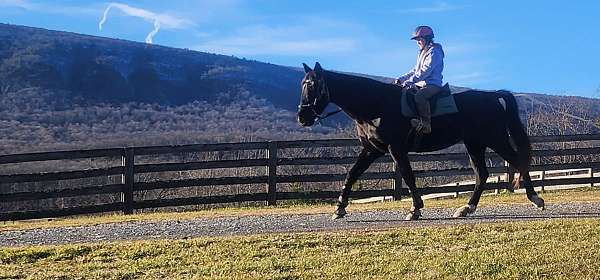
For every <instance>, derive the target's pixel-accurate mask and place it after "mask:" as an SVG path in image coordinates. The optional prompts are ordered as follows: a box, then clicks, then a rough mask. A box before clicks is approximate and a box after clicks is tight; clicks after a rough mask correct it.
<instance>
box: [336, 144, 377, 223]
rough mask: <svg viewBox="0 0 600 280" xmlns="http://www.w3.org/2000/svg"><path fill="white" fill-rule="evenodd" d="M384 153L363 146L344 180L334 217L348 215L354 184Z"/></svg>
mask: <svg viewBox="0 0 600 280" xmlns="http://www.w3.org/2000/svg"><path fill="white" fill-rule="evenodd" d="M383 154H384V153H382V152H379V151H375V150H370V149H367V148H363V149H362V151H361V152H360V154H359V155H358V159H357V160H356V162H355V163H354V166H352V168H351V169H350V171H349V172H348V175H346V180H345V181H344V187H343V188H342V193H341V194H340V197H339V198H338V201H337V209H336V210H335V212H334V214H333V217H332V218H333V219H334V220H335V219H339V218H343V217H344V216H345V215H346V213H347V212H346V206H348V197H349V196H350V192H351V191H352V185H354V183H355V182H356V181H357V180H358V177H360V175H361V174H363V173H364V172H365V171H366V170H367V169H368V168H369V166H371V164H372V163H373V162H374V161H375V160H376V159H377V158H379V157H381V156H382V155H383Z"/></svg>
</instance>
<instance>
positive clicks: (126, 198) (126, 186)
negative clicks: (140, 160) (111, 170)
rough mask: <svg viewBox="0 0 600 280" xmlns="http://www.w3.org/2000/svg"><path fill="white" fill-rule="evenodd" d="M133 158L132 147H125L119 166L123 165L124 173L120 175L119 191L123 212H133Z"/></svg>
mask: <svg viewBox="0 0 600 280" xmlns="http://www.w3.org/2000/svg"><path fill="white" fill-rule="evenodd" d="M134 158H135V154H134V151H133V148H125V149H124V150H123V155H122V156H121V163H122V164H121V166H123V167H125V173H123V175H121V183H122V184H123V192H121V202H123V214H126V215H128V214H133V182H134V165H135V162H134Z"/></svg>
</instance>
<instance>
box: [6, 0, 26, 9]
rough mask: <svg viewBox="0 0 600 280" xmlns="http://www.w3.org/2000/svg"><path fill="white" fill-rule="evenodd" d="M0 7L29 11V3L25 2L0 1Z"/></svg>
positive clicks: (18, 0)
mask: <svg viewBox="0 0 600 280" xmlns="http://www.w3.org/2000/svg"><path fill="white" fill-rule="evenodd" d="M0 7H17V8H23V9H29V8H30V7H31V3H29V1H26V0H0Z"/></svg>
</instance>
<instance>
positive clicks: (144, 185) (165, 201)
mask: <svg viewBox="0 0 600 280" xmlns="http://www.w3.org/2000/svg"><path fill="white" fill-rule="evenodd" d="M531 139H532V142H533V143H536V144H544V143H555V144H556V145H555V146H559V147H558V148H552V149H548V148H544V149H534V152H533V156H534V158H535V157H538V158H544V157H546V158H552V157H582V158H583V159H582V160H579V161H575V162H551V163H544V164H540V165H534V166H532V171H546V170H563V169H574V168H577V169H581V168H588V169H589V171H590V173H589V174H590V176H587V177H585V178H562V179H551V178H548V177H545V178H544V176H543V175H542V176H541V177H542V180H537V181H534V185H535V186H536V187H539V186H553V185H572V184H589V185H592V186H593V184H594V183H596V186H597V183H600V178H599V177H594V171H597V170H600V169H599V167H600V160H597V158H598V157H596V156H598V155H600V147H599V145H598V143H600V142H598V141H600V135H567V136H541V137H531ZM573 143H587V144H586V145H579V146H577V147H574V148H568V147H566V146H567V144H568V145H569V146H570V145H572V144H573ZM357 145H358V141H357V140H355V139H334V140H306V141H272V142H248V143H224V144H197V145H179V146H153V147H129V148H117V149H95V150H80V151H60V152H47V153H29V154H14V155H2V156H0V171H2V169H5V170H8V169H7V167H8V166H11V165H15V166H17V168H18V165H19V164H24V163H26V164H29V166H31V165H32V164H33V165H35V164H38V163H40V164H41V163H42V162H46V163H48V162H50V163H51V164H50V165H55V166H59V165H60V163H61V161H64V160H81V159H92V158H116V159H120V162H119V164H117V165H116V166H109V167H104V168H86V169H78V170H68V171H50V172H48V171H44V172H29V173H22V172H16V173H15V172H8V174H7V172H0V174H4V175H0V205H1V204H2V203H12V204H17V205H18V204H19V203H26V202H28V201H36V200H49V199H60V198H74V197H82V199H83V200H85V197H86V196H94V195H96V196H98V195H108V194H111V195H113V196H115V195H118V196H119V198H118V199H117V200H116V201H112V202H109V203H99V204H93V205H85V206H76V207H54V208H52V209H29V210H25V211H0V212H1V213H0V220H3V221H6V220H21V219H33V218H48V217H60V216H68V215H78V214H91V213H102V212H115V211H122V212H123V213H124V214H131V213H133V212H134V211H135V210H138V209H146V208H159V207H178V206H187V205H201V204H217V203H218V204H220V203H231V202H257V201H258V202H260V201H264V202H265V203H267V204H268V205H275V204H276V203H277V201H281V200H294V199H334V198H336V197H337V196H338V194H339V187H336V188H335V190H313V191H290V190H286V191H281V190H280V191H278V184H285V183H288V184H289V183H311V182H312V183H315V182H339V181H343V179H344V178H345V175H346V174H345V172H338V173H334V174H331V173H313V174H295V175H285V174H281V172H279V173H278V168H283V167H285V166H287V167H295V166H313V167H315V166H316V167H318V166H323V165H334V166H335V165H349V164H352V163H353V162H354V161H355V159H356V156H355V155H346V156H321V155H316V156H312V157H305V156H294V157H286V156H281V151H282V150H285V149H306V148H315V147H321V148H339V147H348V148H352V147H356V146H357ZM250 150H253V151H260V153H257V154H261V156H257V157H254V158H244V159H225V160H222V159H218V160H202V161H198V160H192V161H186V162H167V163H164V162H162V163H143V162H141V163H139V162H138V159H140V158H141V157H145V156H146V157H148V156H152V157H160V156H164V155H167V156H168V155H174V154H185V153H198V152H232V151H250ZM278 155H279V156H278ZM590 156H591V157H590ZM410 158H411V161H412V162H413V163H418V162H440V161H461V162H464V161H465V160H467V159H468V156H467V155H466V153H465V152H454V153H431V154H411V155H410ZM488 158H491V159H495V160H498V159H499V157H498V156H497V155H495V154H494V153H491V152H490V153H488ZM594 158H596V160H594ZM377 163H385V164H393V161H392V160H391V158H390V157H389V156H386V157H382V158H381V159H379V160H378V161H377ZM248 167H252V168H261V169H262V170H263V171H264V173H263V175H257V176H224V177H219V178H202V177H198V178H170V179H166V180H160V179H159V180H151V181H143V180H140V179H139V178H140V176H141V175H142V174H146V173H161V172H182V171H194V170H210V169H237V168H248ZM13 169H14V167H13ZM317 170H318V169H317ZM490 173H492V174H496V175H495V176H497V178H498V180H496V182H492V183H489V184H488V185H487V188H488V189H510V188H511V186H510V184H509V183H507V181H508V180H509V179H511V178H512V177H513V174H514V170H513V169H512V168H511V167H510V166H494V167H491V168H490ZM472 174H473V172H472V170H471V169H470V167H468V165H463V166H460V167H453V168H445V169H434V170H416V171H415V175H416V176H417V178H425V177H443V176H459V175H472ZM111 176H112V177H116V178H118V180H117V182H112V183H108V184H101V185H92V186H80V185H68V184H67V187H63V188H56V189H46V188H42V189H40V190H33V191H32V190H25V191H21V190H20V189H19V184H26V183H36V182H37V183H41V184H42V185H43V183H44V182H51V181H69V180H77V179H83V178H93V177H111ZM500 176H503V177H504V180H500V178H499V177H500ZM361 180H389V181H390V182H391V184H390V185H389V186H386V187H385V188H384V189H371V190H359V191H356V192H353V194H352V197H353V198H366V197H373V196H392V197H393V198H395V199H399V198H400V197H401V196H405V195H408V190H407V188H406V187H405V186H403V184H402V178H401V176H400V173H399V171H398V170H397V169H395V168H392V169H391V170H388V171H376V172H373V171H371V170H369V171H368V172H366V173H365V174H363V176H362V177H361ZM489 181H490V180H488V182H489ZM237 184H260V185H263V186H264V188H263V191H259V192H252V193H238V194H225V195H211V196H205V195H202V196H186V197H177V198H155V199H135V197H136V196H135V195H134V194H136V193H138V192H143V191H152V190H169V189H178V188H186V187H207V188H208V187H212V186H219V185H237ZM336 186H341V183H336ZM473 186H474V185H473V184H472V183H471V184H464V185H454V186H442V187H432V186H427V187H420V191H421V192H422V194H431V193H449V192H464V191H471V190H472V189H473ZM0 209H1V208H0Z"/></svg>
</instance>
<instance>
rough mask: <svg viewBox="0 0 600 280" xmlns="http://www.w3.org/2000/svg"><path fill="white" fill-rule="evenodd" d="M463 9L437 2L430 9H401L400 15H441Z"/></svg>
mask: <svg viewBox="0 0 600 280" xmlns="http://www.w3.org/2000/svg"><path fill="white" fill-rule="evenodd" d="M461 8H462V7H459V6H454V5H451V4H448V3H446V2H437V3H434V4H433V5H431V6H428V7H414V8H405V9H404V8H403V9H399V10H398V12H400V13H441V12H448V11H454V10H459V9H461Z"/></svg>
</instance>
